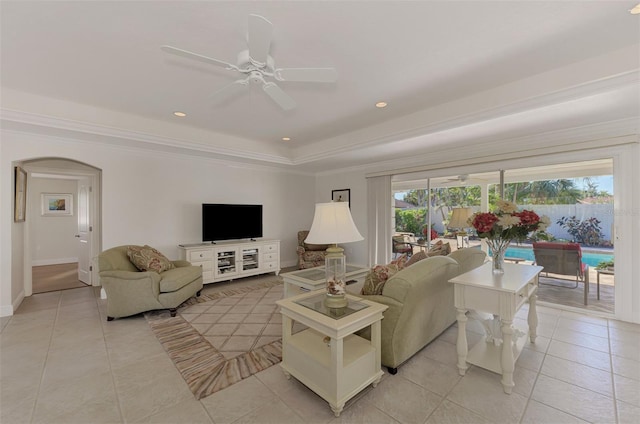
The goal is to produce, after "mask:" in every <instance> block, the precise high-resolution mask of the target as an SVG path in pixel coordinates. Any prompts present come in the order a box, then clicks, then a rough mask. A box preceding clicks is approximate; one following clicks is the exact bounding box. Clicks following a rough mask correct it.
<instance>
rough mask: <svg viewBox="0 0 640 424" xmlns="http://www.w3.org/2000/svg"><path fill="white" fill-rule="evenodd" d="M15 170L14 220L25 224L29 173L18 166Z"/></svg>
mask: <svg viewBox="0 0 640 424" xmlns="http://www.w3.org/2000/svg"><path fill="white" fill-rule="evenodd" d="M15 170H16V176H15V178H16V181H15V187H14V193H15V207H14V210H13V220H14V222H24V220H25V218H26V209H27V171H25V170H24V169H22V168H20V167H19V166H16V168H15Z"/></svg>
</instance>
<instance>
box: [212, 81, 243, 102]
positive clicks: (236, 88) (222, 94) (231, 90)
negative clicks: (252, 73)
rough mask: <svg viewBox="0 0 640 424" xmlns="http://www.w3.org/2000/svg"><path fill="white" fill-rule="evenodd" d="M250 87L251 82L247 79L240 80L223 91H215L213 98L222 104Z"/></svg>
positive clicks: (225, 87)
mask: <svg viewBox="0 0 640 424" xmlns="http://www.w3.org/2000/svg"><path fill="white" fill-rule="evenodd" d="M248 86H249V81H247V80H246V79H244V80H242V79H240V80H237V81H234V82H232V83H231V84H227V85H225V86H224V87H222V88H221V89H219V90H217V91H215V92H214V93H213V94H211V97H213V98H215V99H216V100H217V101H219V102H222V101H224V100H227V99H229V98H231V97H233V96H234V95H235V94H238V93H240V92H241V91H243V90H244V89H245V88H246V87H248Z"/></svg>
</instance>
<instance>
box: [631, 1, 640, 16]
mask: <svg viewBox="0 0 640 424" xmlns="http://www.w3.org/2000/svg"><path fill="white" fill-rule="evenodd" d="M629 13H631V14H632V15H640V3H638V4H636V5H635V7H634V8H633V9H631V10H629Z"/></svg>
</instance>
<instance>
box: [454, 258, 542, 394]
mask: <svg viewBox="0 0 640 424" xmlns="http://www.w3.org/2000/svg"><path fill="white" fill-rule="evenodd" d="M491 267H492V264H491V262H487V263H485V264H484V265H482V266H480V267H478V268H476V269H473V270H471V271H469V272H466V273H464V274H461V275H459V276H457V277H455V278H453V279H451V280H449V282H450V283H452V284H454V285H455V287H454V296H455V299H454V304H455V307H456V310H457V312H458V314H457V319H458V339H457V343H456V350H457V352H458V371H459V373H460V375H465V372H466V370H467V362H469V363H471V364H474V365H478V366H479V367H482V368H485V369H488V370H490V371H493V372H495V373H498V374H502V386H503V388H504V392H505V393H507V394H510V393H511V390H512V389H513V387H514V385H515V384H514V382H513V370H514V368H515V361H516V360H517V359H518V356H519V355H520V352H521V351H522V347H523V346H524V343H525V339H526V338H525V337H520V336H524V335H526V332H522V331H521V330H518V329H514V327H513V319H514V317H515V315H516V313H517V312H518V310H519V309H520V307H522V305H523V304H524V303H525V302H526V301H527V299H528V300H529V314H528V321H527V323H528V324H529V339H530V341H531V343H534V342H535V340H536V327H537V325H538V316H537V313H536V298H537V295H536V293H537V291H538V276H539V274H540V272H541V271H542V267H541V266H535V265H519V264H511V263H505V264H504V274H494V273H493V272H492V269H491ZM469 310H473V311H483V312H488V313H491V314H493V315H494V320H493V321H491V320H487V321H488V322H483V324H484V325H485V329H486V330H487V337H486V339H485V341H480V342H479V343H478V344H477V345H476V346H474V347H473V349H471V351H468V346H467V333H466V322H467V312H468V311H469ZM470 315H472V314H470ZM472 316H473V315H472ZM498 318H499V322H498ZM514 335H515V337H514Z"/></svg>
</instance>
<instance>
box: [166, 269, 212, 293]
mask: <svg viewBox="0 0 640 424" xmlns="http://www.w3.org/2000/svg"><path fill="white" fill-rule="evenodd" d="M201 274H202V268H200V267H199V266H183V267H179V268H173V269H170V270H168V271H165V272H163V273H162V274H161V276H162V280H160V293H171V292H174V291H176V290H180V289H181V288H183V287H184V286H186V285H187V284H189V283H191V282H192V281H194V280H197V279H198V278H199V277H200V275H201Z"/></svg>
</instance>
